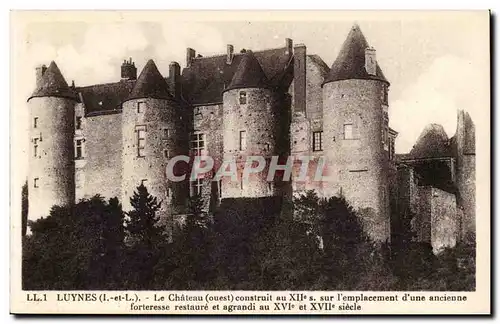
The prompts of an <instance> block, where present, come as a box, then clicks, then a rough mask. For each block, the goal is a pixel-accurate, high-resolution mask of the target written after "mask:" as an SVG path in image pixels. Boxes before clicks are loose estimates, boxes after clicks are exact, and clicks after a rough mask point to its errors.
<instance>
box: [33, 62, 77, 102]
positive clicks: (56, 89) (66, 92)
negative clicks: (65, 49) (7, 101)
mask: <svg viewBox="0 0 500 324" xmlns="http://www.w3.org/2000/svg"><path fill="white" fill-rule="evenodd" d="M48 96H51V97H62V98H69V99H73V100H78V97H77V94H76V92H75V91H74V90H73V89H71V88H70V87H69V86H68V83H67V82H66V80H65V79H64V77H63V75H62V73H61V71H60V70H59V68H58V67H57V64H56V63H55V62H54V61H52V62H50V65H49V67H48V68H47V70H45V73H44V74H43V76H42V79H41V81H40V84H39V85H38V86H37V88H36V89H35V91H34V92H33V94H32V95H31V97H29V99H28V100H30V99H31V98H33V97H48Z"/></svg>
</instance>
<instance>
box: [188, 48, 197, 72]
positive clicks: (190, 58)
mask: <svg viewBox="0 0 500 324" xmlns="http://www.w3.org/2000/svg"><path fill="white" fill-rule="evenodd" d="M195 55H196V51H195V50H194V49H192V48H190V47H188V48H187V49H186V67H190V66H191V63H192V62H193V59H194V57H195Z"/></svg>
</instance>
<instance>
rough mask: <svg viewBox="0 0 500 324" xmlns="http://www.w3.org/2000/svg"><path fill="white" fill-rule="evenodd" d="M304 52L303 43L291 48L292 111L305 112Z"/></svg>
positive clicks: (305, 49) (305, 50) (305, 52)
mask: <svg viewBox="0 0 500 324" xmlns="http://www.w3.org/2000/svg"><path fill="white" fill-rule="evenodd" d="M306 54H307V48H306V46H305V45H304V44H297V45H295V47H294V48H293V56H294V59H293V111H294V112H301V113H304V114H305V112H306Z"/></svg>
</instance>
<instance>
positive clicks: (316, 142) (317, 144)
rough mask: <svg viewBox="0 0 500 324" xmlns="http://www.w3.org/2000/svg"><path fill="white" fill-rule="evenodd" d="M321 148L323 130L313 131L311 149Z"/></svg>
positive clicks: (315, 150) (317, 149) (320, 149)
mask: <svg viewBox="0 0 500 324" xmlns="http://www.w3.org/2000/svg"><path fill="white" fill-rule="evenodd" d="M322 150H323V132H321V131H320V132H313V151H314V152H317V151H322Z"/></svg>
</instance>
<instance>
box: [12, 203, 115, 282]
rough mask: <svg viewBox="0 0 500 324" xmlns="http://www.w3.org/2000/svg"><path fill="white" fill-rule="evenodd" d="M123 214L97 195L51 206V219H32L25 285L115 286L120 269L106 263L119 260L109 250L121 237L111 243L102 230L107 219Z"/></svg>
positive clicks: (26, 242)
mask: <svg viewBox="0 0 500 324" xmlns="http://www.w3.org/2000/svg"><path fill="white" fill-rule="evenodd" d="M113 210H114V211H113ZM120 214H121V212H119V211H118V210H116V209H115V207H110V206H109V205H108V204H107V203H106V202H105V201H104V200H103V199H102V197H100V196H98V195H97V196H94V197H92V198H91V199H83V200H81V201H80V202H78V203H77V204H74V205H70V206H53V207H52V209H51V211H50V214H49V215H48V216H47V217H44V218H41V219H39V220H37V221H35V222H31V224H30V227H31V231H32V234H31V235H30V236H26V237H25V238H24V240H23V268H22V272H23V288H24V289H47V290H64V289H73V290H77V289H99V288H107V287H109V286H113V287H117V286H118V285H119V284H120V283H119V282H118V280H116V281H113V279H114V278H116V275H115V273H113V271H116V270H119V269H117V268H116V267H112V268H109V266H108V267H107V265H109V264H112V263H113V262H115V261H114V260H116V259H115V258H110V256H109V255H108V254H107V253H106V251H111V250H116V249H118V248H119V245H120V241H119V239H116V240H113V242H111V240H107V239H105V237H106V235H105V234H104V233H105V232H106V231H110V229H109V226H110V225H106V223H107V222H108V221H109V220H110V219H119V218H120ZM122 227H123V225H122ZM106 228H108V229H106ZM113 231H115V232H119V231H120V229H119V228H117V229H116V230H115V229H114V230H113Z"/></svg>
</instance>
